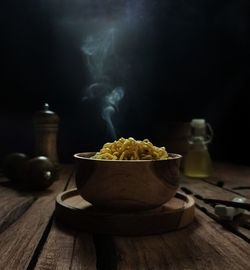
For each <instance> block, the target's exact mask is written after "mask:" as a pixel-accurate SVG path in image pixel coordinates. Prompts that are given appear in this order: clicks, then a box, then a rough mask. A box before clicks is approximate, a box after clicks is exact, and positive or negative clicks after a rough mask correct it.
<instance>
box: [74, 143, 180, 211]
mask: <svg viewBox="0 0 250 270" xmlns="http://www.w3.org/2000/svg"><path fill="white" fill-rule="evenodd" d="M74 158H75V164H76V177H75V178H76V186H77V189H78V192H79V194H80V195H81V196H82V197H83V198H84V199H85V200H87V201H89V202H90V203H91V204H93V205H95V206H97V207H101V208H106V209H116V210H146V209H152V208H155V207H158V206H160V205H162V204H164V203H166V202H167V201H169V200H170V199H171V198H172V197H173V196H174V195H175V193H176V191H177V189H178V180H179V175H180V170H179V168H180V160H181V155H179V154H173V153H168V152H167V151H166V149H165V147H157V146H154V145H153V144H152V143H151V142H150V141H149V140H147V139H145V140H142V141H140V140H135V139H133V138H128V139H124V138H120V139H119V140H116V141H114V142H111V143H106V144H104V145H103V147H102V149H100V151H99V152H83V153H77V154H75V155H74Z"/></svg>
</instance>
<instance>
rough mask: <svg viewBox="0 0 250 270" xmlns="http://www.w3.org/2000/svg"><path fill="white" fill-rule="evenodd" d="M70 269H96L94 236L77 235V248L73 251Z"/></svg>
mask: <svg viewBox="0 0 250 270" xmlns="http://www.w3.org/2000/svg"><path fill="white" fill-rule="evenodd" d="M70 269H72V270H94V269H96V252H95V245H94V242H93V237H92V235H90V234H87V233H80V232H78V233H77V234H76V237H75V247H74V250H73V256H72V264H71V268H70Z"/></svg>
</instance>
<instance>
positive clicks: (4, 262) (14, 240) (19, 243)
mask: <svg viewBox="0 0 250 270" xmlns="http://www.w3.org/2000/svg"><path fill="white" fill-rule="evenodd" d="M70 171H71V167H70V168H69V167H65V169H63V171H62V172H61V174H60V176H59V180H57V181H56V182H54V184H53V185H52V186H51V187H50V188H49V189H48V190H47V191H46V192H43V193H40V194H39V197H38V199H37V200H36V201H35V202H34V203H33V204H32V205H31V207H30V208H29V209H28V210H27V211H26V212H25V213H24V214H23V215H22V216H21V217H20V218H19V219H18V220H17V221H16V222H15V223H13V224H12V225H10V226H9V227H8V228H7V229H6V230H5V231H4V232H2V234H0V243H4V244H2V245H1V249H0V258H1V260H0V269H8V270H11V269H13V270H18V269H22V270H23V269H26V268H27V266H28V265H29V264H30V262H31V259H32V256H33V254H34V252H35V250H36V248H37V246H38V244H39V242H40V240H41V238H42V236H43V233H44V231H45V230H46V227H47V225H48V222H49V220H50V218H51V216H52V214H53V211H54V208H55V197H56V195H57V193H58V192H59V191H62V190H63V189H64V187H65V185H66V182H67V180H68V177H69V174H70ZM33 259H34V258H33Z"/></svg>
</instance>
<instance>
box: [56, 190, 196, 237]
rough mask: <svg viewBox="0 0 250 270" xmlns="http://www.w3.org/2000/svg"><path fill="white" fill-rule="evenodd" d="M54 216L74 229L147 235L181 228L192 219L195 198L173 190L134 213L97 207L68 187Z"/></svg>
mask: <svg viewBox="0 0 250 270" xmlns="http://www.w3.org/2000/svg"><path fill="white" fill-rule="evenodd" d="M55 216H56V219H57V221H59V222H62V223H64V224H66V225H68V226H70V227H72V228H74V229H78V230H81V231H85V232H90V233H100V234H112V235H150V234H159V233H164V232H168V231H172V230H176V229H180V228H183V227H185V226H187V225H188V224H190V223H191V222H192V221H193V219H194V200H193V198H191V197H190V196H188V195H185V194H182V193H179V192H178V193H176V195H175V197H174V198H173V199H171V200H170V201H169V202H167V203H165V204H163V205H161V206H160V207H158V208H154V209H151V210H144V211H134V212H114V211H110V210H107V209H100V208H97V207H95V206H93V205H92V204H91V203H89V202H87V201H86V200H84V199H83V198H82V197H81V196H80V195H79V194H78V192H77V189H75V188H74V189H71V190H68V191H65V192H62V193H60V194H59V195H58V196H57V198H56V210H55Z"/></svg>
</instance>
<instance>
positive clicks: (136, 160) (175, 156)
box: [73, 152, 182, 162]
mask: <svg viewBox="0 0 250 270" xmlns="http://www.w3.org/2000/svg"><path fill="white" fill-rule="evenodd" d="M95 153H96V152H80V153H76V154H74V155H73V156H74V158H75V159H83V160H93V161H100V162H110V161H111V162H159V161H166V160H173V159H180V158H182V155H180V154H176V153H168V155H170V156H171V157H170V158H167V159H135V160H127V159H123V160H119V159H116V160H113V159H97V158H91V156H90V157H83V156H81V155H82V154H85V155H86V154H93V155H94V154H95Z"/></svg>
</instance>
